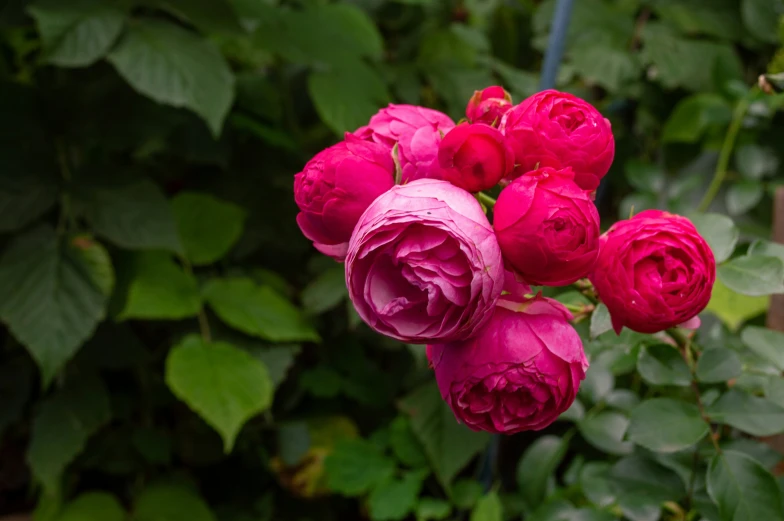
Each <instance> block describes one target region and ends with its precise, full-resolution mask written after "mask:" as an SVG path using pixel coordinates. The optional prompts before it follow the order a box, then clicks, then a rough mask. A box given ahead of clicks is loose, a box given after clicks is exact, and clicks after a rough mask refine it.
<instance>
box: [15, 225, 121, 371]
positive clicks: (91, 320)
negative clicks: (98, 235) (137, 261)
mask: <svg viewBox="0 0 784 521" xmlns="http://www.w3.org/2000/svg"><path fill="white" fill-rule="evenodd" d="M112 281H113V274H112V266H111V262H110V259H109V256H108V255H107V254H106V252H105V251H104V250H103V248H102V247H101V246H100V245H99V244H98V243H96V242H94V241H92V240H90V239H89V238H86V237H83V238H75V239H73V240H72V241H70V242H68V243H64V242H62V241H60V240H58V238H57V236H56V234H55V232H54V230H53V229H51V228H49V227H43V226H42V227H38V228H36V229H34V230H32V231H30V232H27V233H25V234H24V235H20V236H19V237H18V238H17V239H16V240H15V241H14V242H13V243H11V245H10V246H9V247H8V248H7V249H6V250H5V252H4V254H3V256H2V258H0V295H3V299H2V300H0V317H1V318H2V319H3V322H5V323H6V324H7V325H8V327H9V328H10V329H11V332H12V333H13V335H14V336H15V337H16V338H17V339H18V340H19V341H20V342H21V343H22V344H23V345H24V346H25V347H26V348H27V350H28V351H29V352H30V354H31V355H32V356H33V358H34V359H35V361H36V362H37V363H38V366H39V367H40V369H41V375H42V380H43V382H44V384H45V385H48V383H49V381H50V380H51V379H52V377H53V376H54V375H55V373H56V372H57V371H58V370H59V369H60V368H61V367H62V365H63V364H64V363H65V362H66V361H67V360H68V359H70V358H71V357H72V356H73V355H74V354H75V353H76V351H77V350H78V349H79V347H80V346H81V345H82V344H83V343H84V341H85V340H87V339H88V338H89V337H90V335H91V334H92V332H93V331H94V330H95V327H96V326H97V325H98V322H99V321H100V320H101V319H102V318H103V317H104V314H105V308H106V302H107V299H108V296H109V292H111V289H112V288H111V282H112Z"/></svg>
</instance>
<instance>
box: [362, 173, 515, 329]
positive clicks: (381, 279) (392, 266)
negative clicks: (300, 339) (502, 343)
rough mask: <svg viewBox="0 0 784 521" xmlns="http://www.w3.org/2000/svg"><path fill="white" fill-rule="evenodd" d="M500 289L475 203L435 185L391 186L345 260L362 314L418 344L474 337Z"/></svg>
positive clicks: (486, 227) (497, 257) (489, 233)
mask: <svg viewBox="0 0 784 521" xmlns="http://www.w3.org/2000/svg"><path fill="white" fill-rule="evenodd" d="M503 283H504V266H503V261H502V259H501V250H500V249H499V248H498V243H497V242H496V240H495V234H493V229H492V227H491V226H490V223H489V222H488V221H487V217H485V214H484V213H483V212H482V208H481V207H480V205H479V203H478V202H477V201H476V199H475V198H474V197H473V196H472V195H471V194H469V193H468V192H466V191H465V190H462V189H460V188H458V187H456V186H454V185H452V184H450V183H448V182H446V181H441V180H436V179H420V180H417V181H413V182H411V183H408V184H405V185H398V186H395V187H394V188H392V189H391V190H389V191H388V192H386V193H385V194H383V195H381V196H380V197H379V198H378V199H376V200H375V201H373V203H372V204H371V205H370V206H369V207H368V209H367V210H366V211H365V213H364V214H363V215H362V217H361V218H360V220H359V223H358V224H357V227H356V229H355V230H354V234H353V235H352V236H351V242H350V243H349V247H348V255H347V257H346V284H347V286H348V291H349V296H350V297H351V300H352V302H353V303H354V307H355V308H356V310H357V313H358V314H359V316H360V317H361V318H362V319H363V320H364V321H365V322H366V323H367V324H368V325H369V326H370V327H372V328H373V329H375V330H376V331H378V332H379V333H381V334H384V335H387V336H389V337H392V338H396V339H398V340H402V341H404V342H409V343H415V344H416V343H426V342H429V341H453V340H460V339H464V338H467V337H468V336H470V335H471V334H473V333H474V332H475V331H476V330H477V329H478V328H479V327H481V326H482V324H484V323H485V322H486V321H487V320H489V318H490V315H491V314H492V310H493V307H494V306H495V303H496V301H497V300H498V297H499V296H500V295H501V291H502V288H503Z"/></svg>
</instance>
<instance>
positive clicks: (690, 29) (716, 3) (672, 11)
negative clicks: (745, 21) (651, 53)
mask: <svg viewBox="0 0 784 521" xmlns="http://www.w3.org/2000/svg"><path fill="white" fill-rule="evenodd" d="M651 7H652V8H653V11H654V12H655V13H656V14H657V15H658V16H659V17H660V18H661V19H662V20H666V21H667V22H669V23H671V24H673V25H674V26H675V27H677V28H678V29H679V30H680V31H681V32H683V33H685V34H707V35H710V36H716V37H718V38H723V39H730V40H738V39H740V38H741V36H742V27H741V24H740V20H738V13H737V10H738V7H737V2H735V1H734V0H658V1H657V2H655V3H653V4H651Z"/></svg>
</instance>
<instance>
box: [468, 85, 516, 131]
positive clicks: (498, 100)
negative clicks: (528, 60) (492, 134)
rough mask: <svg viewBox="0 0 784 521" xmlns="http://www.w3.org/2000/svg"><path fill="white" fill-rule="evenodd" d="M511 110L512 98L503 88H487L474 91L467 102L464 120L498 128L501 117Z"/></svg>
mask: <svg viewBox="0 0 784 521" xmlns="http://www.w3.org/2000/svg"><path fill="white" fill-rule="evenodd" d="M511 108H512V96H510V95H509V93H508V92H506V90H504V88H503V87H498V86H494V87H487V88H486V89H484V90H477V91H474V95H473V96H471V99H470V100H468V106H467V107H466V118H467V119H468V121H470V122H471V123H485V124H486V125H494V126H498V123H500V122H501V117H502V116H503V115H504V114H505V113H506V111H508V110H509V109H511Z"/></svg>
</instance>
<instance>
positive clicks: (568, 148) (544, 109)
mask: <svg viewBox="0 0 784 521" xmlns="http://www.w3.org/2000/svg"><path fill="white" fill-rule="evenodd" d="M499 128H500V129H501V131H502V132H503V133H504V135H506V137H507V138H508V139H509V141H510V143H511V144H512V149H513V150H514V154H515V163H516V164H517V165H518V166H517V167H516V168H515V170H514V172H512V175H511V176H510V177H509V178H510V179H511V178H514V177H518V176H520V175H523V174H525V173H527V172H530V171H531V170H535V169H536V168H538V167H537V165H538V166H540V167H541V166H549V167H553V168H565V167H570V168H572V170H574V173H575V177H574V180H575V182H576V183H577V185H578V186H580V188H583V189H584V190H589V191H591V190H596V188H597V187H598V186H599V181H600V180H601V178H602V177H604V175H605V174H606V173H607V171H608V170H609V169H610V165H611V164H612V161H613V157H614V156H615V140H614V139H613V135H612V129H611V128H610V122H609V121H608V120H607V119H605V118H604V117H603V116H602V115H601V114H600V113H599V111H598V110H596V109H595V108H594V107H593V105H591V104H590V103H588V102H586V101H583V100H581V99H580V98H578V97H576V96H572V95H571V94H567V93H565V92H559V91H557V90H545V91H542V92H540V93H538V94H534V95H533V96H531V97H529V98H528V99H526V100H525V101H523V102H522V103H520V104H519V105H517V106H515V107H513V108H512V109H511V110H509V111H508V112H507V113H506V114H504V117H503V119H502V120H501V125H500V127H499Z"/></svg>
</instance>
